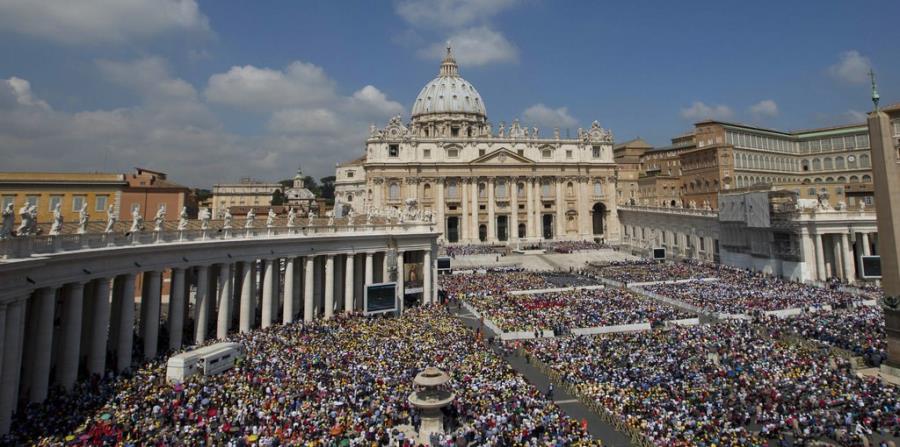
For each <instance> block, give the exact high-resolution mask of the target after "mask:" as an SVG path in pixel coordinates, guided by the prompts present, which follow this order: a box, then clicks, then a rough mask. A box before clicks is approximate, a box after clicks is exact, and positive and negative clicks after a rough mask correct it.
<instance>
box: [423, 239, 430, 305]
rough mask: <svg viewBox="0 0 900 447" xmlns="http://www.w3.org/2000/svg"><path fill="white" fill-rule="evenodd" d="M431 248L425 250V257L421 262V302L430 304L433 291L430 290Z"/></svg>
mask: <svg viewBox="0 0 900 447" xmlns="http://www.w3.org/2000/svg"><path fill="white" fill-rule="evenodd" d="M432 270H433V268H432V266H431V250H425V259H424V260H423V262H422V304H431V302H432V297H433V293H432V291H431V272H432Z"/></svg>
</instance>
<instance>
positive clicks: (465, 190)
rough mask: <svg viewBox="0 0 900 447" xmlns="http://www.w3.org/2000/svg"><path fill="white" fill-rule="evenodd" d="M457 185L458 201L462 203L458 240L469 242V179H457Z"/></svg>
mask: <svg viewBox="0 0 900 447" xmlns="http://www.w3.org/2000/svg"><path fill="white" fill-rule="evenodd" d="M457 186H458V192H459V199H460V200H459V201H460V202H461V204H462V218H461V219H460V222H459V229H460V236H459V240H460V241H461V242H470V236H469V219H470V218H471V214H470V213H469V179H467V178H461V179H459V183H458V184H457Z"/></svg>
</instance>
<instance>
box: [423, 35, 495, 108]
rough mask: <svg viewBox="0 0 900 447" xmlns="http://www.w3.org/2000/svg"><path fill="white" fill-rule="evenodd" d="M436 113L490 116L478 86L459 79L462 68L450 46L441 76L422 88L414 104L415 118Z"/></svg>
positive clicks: (442, 63) (442, 66)
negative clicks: (458, 64) (460, 68)
mask: <svg viewBox="0 0 900 447" xmlns="http://www.w3.org/2000/svg"><path fill="white" fill-rule="evenodd" d="M433 113H440V114H444V113H464V114H473V115H479V116H480V117H481V118H484V117H486V116H487V111H486V110H485V108H484V101H482V100H481V95H479V94H478V90H475V87H474V86H472V84H470V83H469V81H466V80H465V79H463V78H462V77H460V76H459V67H458V66H457V65H456V60H455V59H454V58H453V55H452V54H451V53H450V47H447V56H446V57H445V58H444V60H443V61H442V62H441V70H440V73H439V75H438V77H436V78H434V79H432V80H431V82H429V83H428V84H426V85H425V87H424V88H422V91H421V92H419V96H417V97H416V102H415V103H413V107H412V114H411V118H416V117H417V116H421V115H428V114H433Z"/></svg>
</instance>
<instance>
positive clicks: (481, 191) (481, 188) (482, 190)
mask: <svg viewBox="0 0 900 447" xmlns="http://www.w3.org/2000/svg"><path fill="white" fill-rule="evenodd" d="M485 197H487V187H486V186H485V184H484V183H479V184H478V198H479V199H483V198H485Z"/></svg>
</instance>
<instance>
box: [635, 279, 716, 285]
mask: <svg viewBox="0 0 900 447" xmlns="http://www.w3.org/2000/svg"><path fill="white" fill-rule="evenodd" d="M718 280H719V278H714V277H710V278H685V279H670V280H667V281H645V282H630V283H628V287H643V286H656V285H660V284H684V283H688V282H698V281H705V282H713V281H718Z"/></svg>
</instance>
